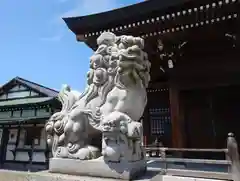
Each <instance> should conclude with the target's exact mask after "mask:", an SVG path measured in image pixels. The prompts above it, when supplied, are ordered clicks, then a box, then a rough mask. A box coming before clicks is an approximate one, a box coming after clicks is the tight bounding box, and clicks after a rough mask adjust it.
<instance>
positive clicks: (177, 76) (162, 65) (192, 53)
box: [63, 0, 240, 148]
mask: <svg viewBox="0 0 240 181" xmlns="http://www.w3.org/2000/svg"><path fill="white" fill-rule="evenodd" d="M239 6H240V4H239V0H166V1H160V0H149V1H144V2H141V3H138V4H134V5H131V6H127V7H123V8H119V9H115V10H112V11H108V12H103V13H99V14H93V15H88V16H80V17H67V18H63V19H64V21H65V22H66V24H67V26H68V28H69V29H70V30H71V31H72V32H73V33H74V34H75V35H76V38H77V40H78V41H81V42H84V43H86V44H87V45H88V46H89V47H90V48H92V49H93V50H95V49H96V46H97V45H96V38H97V37H98V36H99V35H100V34H101V33H102V32H104V31H110V32H113V33H115V34H117V35H123V34H125V35H134V36H140V37H142V38H144V39H145V50H146V52H147V53H148V55H149V59H150V61H151V63H152V67H151V82H150V85H149V88H148V105H147V107H146V111H145V114H144V121H143V122H144V123H143V124H144V136H145V144H146V145H149V144H151V143H152V142H153V141H154V140H155V138H156V137H158V138H159V139H160V140H161V141H162V142H163V145H164V146H169V147H194V148H213V147H214V148H219V147H225V144H226V143H225V139H226V137H227V133H228V132H229V131H232V132H234V133H235V134H236V136H237V139H238V140H239V139H240V131H239V130H238V129H239V126H237V125H238V122H239V119H240V61H239V58H240V56H239V55H240V53H239V52H240V51H239V41H237V36H238V35H239V24H240V22H239V14H238V13H239ZM239 141H240V140H239Z"/></svg>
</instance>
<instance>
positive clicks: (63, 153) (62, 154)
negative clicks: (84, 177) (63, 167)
mask: <svg viewBox="0 0 240 181" xmlns="http://www.w3.org/2000/svg"><path fill="white" fill-rule="evenodd" d="M68 155H69V153H68V150H67V148H65V147H58V148H57V151H56V154H55V157H57V158H68Z"/></svg>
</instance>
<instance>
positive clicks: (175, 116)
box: [169, 85, 184, 148]
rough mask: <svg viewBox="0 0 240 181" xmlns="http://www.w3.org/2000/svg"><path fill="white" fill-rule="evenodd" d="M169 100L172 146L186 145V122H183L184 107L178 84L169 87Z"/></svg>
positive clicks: (181, 146) (180, 146)
mask: <svg viewBox="0 0 240 181" xmlns="http://www.w3.org/2000/svg"><path fill="white" fill-rule="evenodd" d="M169 100H170V112H171V124H172V147H173V148H183V147H184V129H183V128H184V122H183V116H182V115H183V109H182V108H183V107H181V106H180V96H179V90H178V88H177V87H176V86H174V85H170V87H169Z"/></svg>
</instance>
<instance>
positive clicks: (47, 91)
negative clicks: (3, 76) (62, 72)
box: [0, 77, 59, 97]
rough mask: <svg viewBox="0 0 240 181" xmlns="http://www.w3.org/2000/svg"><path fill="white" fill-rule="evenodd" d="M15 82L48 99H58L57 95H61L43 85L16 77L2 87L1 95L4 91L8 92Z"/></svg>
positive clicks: (0, 88)
mask: <svg viewBox="0 0 240 181" xmlns="http://www.w3.org/2000/svg"><path fill="white" fill-rule="evenodd" d="M13 82H18V83H19V84H21V85H25V86H26V87H28V88H30V89H32V90H34V91H36V92H38V93H41V94H43V95H45V96H47V97H57V95H58V93H59V92H58V91H56V90H54V89H50V88H48V87H45V86H43V85H40V84H37V83H35V82H31V81H29V80H26V79H23V78H21V77H15V78H13V79H12V80H10V81H9V82H8V83H6V84H4V85H3V86H2V87H0V94H1V92H2V91H3V90H4V89H5V90H6V89H7V87H9V86H11V85H12V84H13Z"/></svg>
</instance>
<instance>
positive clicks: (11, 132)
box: [8, 129, 18, 144]
mask: <svg viewBox="0 0 240 181" xmlns="http://www.w3.org/2000/svg"><path fill="white" fill-rule="evenodd" d="M17 133H18V130H17V129H10V130H9V135H8V136H9V138H8V143H11V144H16V142H17ZM11 135H13V137H11Z"/></svg>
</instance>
